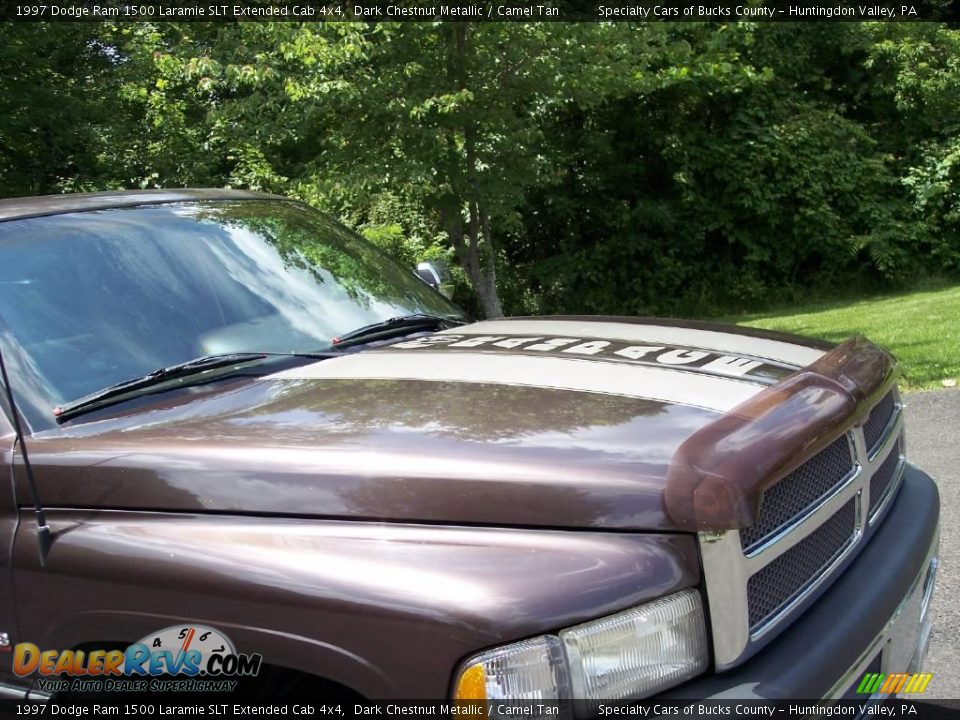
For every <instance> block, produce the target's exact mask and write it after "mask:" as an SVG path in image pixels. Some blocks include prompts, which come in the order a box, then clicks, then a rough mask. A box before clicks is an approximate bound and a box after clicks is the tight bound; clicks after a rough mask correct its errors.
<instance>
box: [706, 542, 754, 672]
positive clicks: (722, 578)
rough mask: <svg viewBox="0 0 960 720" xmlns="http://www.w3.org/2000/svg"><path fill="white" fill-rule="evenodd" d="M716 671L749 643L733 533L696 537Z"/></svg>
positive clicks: (739, 558)
mask: <svg viewBox="0 0 960 720" xmlns="http://www.w3.org/2000/svg"><path fill="white" fill-rule="evenodd" d="M697 538H698V541H699V545H700V559H701V562H702V565H703V579H704V583H703V584H704V588H705V590H706V595H707V606H708V609H709V617H710V631H711V634H712V636H713V661H714V664H715V665H716V668H717V670H726V669H728V668H731V667H733V666H734V665H736V664H737V661H739V660H740V659H741V657H742V656H743V654H744V651H745V650H746V649H747V645H748V644H749V643H750V627H749V625H748V623H749V618H748V615H747V579H748V578H747V573H746V565H744V562H743V549H742V548H741V546H740V533H739V532H738V531H737V530H725V531H723V532H701V533H699V534H698V536H697Z"/></svg>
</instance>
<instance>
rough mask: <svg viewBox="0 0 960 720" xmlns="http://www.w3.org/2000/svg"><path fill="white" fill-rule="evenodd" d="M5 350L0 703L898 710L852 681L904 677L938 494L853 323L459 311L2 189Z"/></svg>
mask: <svg viewBox="0 0 960 720" xmlns="http://www.w3.org/2000/svg"><path fill="white" fill-rule="evenodd" d="M0 351H2V360H3V369H4V375H3V377H4V388H3V389H4V393H2V395H0V474H2V475H3V476H4V477H7V478H9V482H5V483H3V484H2V485H0V573H2V581H0V633H2V634H0V650H7V651H9V654H8V655H6V656H5V657H6V658H9V661H7V660H4V661H3V662H2V664H0V690H2V693H0V694H2V696H3V697H20V698H22V697H25V696H26V697H47V696H50V695H55V694H57V693H66V692H77V691H83V689H84V687H88V688H89V689H91V690H97V691H100V692H107V691H110V690H119V691H125V690H137V689H145V690H147V691H150V690H157V689H158V688H159V689H161V690H162V689H164V688H169V687H170V686H169V685H152V684H147V685H144V684H143V683H147V682H149V683H154V682H161V681H163V682H180V683H184V685H183V686H182V687H184V688H187V689H194V690H201V691H203V690H208V689H216V688H220V689H224V687H226V688H227V689H230V688H231V687H233V685H229V684H228V685H226V686H223V685H216V683H220V682H221V681H226V682H228V683H232V682H234V680H235V679H237V678H239V679H241V680H243V681H244V682H245V684H244V685H243V687H245V688H247V689H250V688H251V687H256V688H257V692H259V693H260V694H261V696H264V697H272V698H279V697H285V696H287V695H288V694H291V693H306V694H310V693H314V694H315V695H316V696H317V697H344V698H351V697H363V698H395V699H403V698H407V699H416V698H446V699H459V700H468V699H487V700H493V699H500V698H504V699H514V700H519V699H525V698H535V699H553V698H578V699H588V700H596V699H622V698H643V697H648V698H653V697H664V696H666V697H673V698H708V697H720V698H731V697H735V698H748V699H749V698H753V699H759V698H762V699H776V698H790V699H793V698H828V697H832V698H839V697H845V696H857V693H860V696H861V697H863V696H864V693H865V692H866V693H869V694H874V695H877V694H887V695H889V694H891V693H895V692H898V691H899V692H910V691H916V690H918V689H920V686H919V685H916V684H914V685H912V686H902V685H901V686H900V687H893V686H891V685H890V684H889V683H887V684H885V685H884V686H883V687H880V686H877V687H873V686H871V684H870V683H865V682H863V678H864V677H865V675H866V674H869V673H874V674H876V673H881V674H899V673H905V674H908V673H918V672H919V671H920V668H921V667H922V663H923V660H924V655H925V653H926V649H927V642H928V637H929V631H930V627H929V619H928V616H927V609H928V606H929V603H930V598H931V595H932V593H933V589H934V585H935V576H936V568H937V550H938V515H939V501H938V494H937V489H936V486H935V484H934V483H933V481H932V480H931V479H930V478H929V477H928V476H927V475H925V474H924V473H923V472H922V471H921V470H919V469H917V468H916V467H914V466H913V465H911V464H910V463H909V462H908V461H907V460H906V449H907V445H906V437H905V433H904V421H903V415H902V413H901V408H902V403H901V398H900V396H899V394H898V391H897V387H896V382H895V381H896V367H895V363H894V361H893V358H892V357H891V356H890V355H889V354H888V353H887V352H885V351H884V350H882V349H880V348H878V347H876V346H874V345H873V344H871V343H870V342H869V341H867V340H866V339H864V338H862V337H854V338H851V339H849V340H847V341H846V342H843V343H841V344H839V345H830V344H825V343H822V342H818V341H813V340H807V339H803V338H799V337H795V336H789V335H783V334H777V333H771V332H762V331H758V330H753V329H747V328H740V327H730V326H724V325H717V324H709V323H702V322H681V321H675V320H662V319H650V318H636V317H589V316H563V317H521V318H505V319H495V320H487V321H481V322H474V321H472V320H471V319H470V318H468V317H467V316H466V315H465V314H464V313H463V312H462V311H461V310H460V309H458V308H457V307H456V306H455V305H454V304H452V303H451V302H450V301H449V300H447V299H446V298H445V297H443V296H442V295H441V294H440V293H438V292H436V290H435V289H434V288H432V287H430V286H429V285H428V284H427V283H426V282H424V281H423V280H422V279H421V278H420V277H417V275H416V274H415V273H414V272H411V270H410V269H407V268H404V267H402V266H401V265H399V264H397V263H396V262H394V261H393V260H391V259H389V258H387V257H386V256H384V255H383V254H381V253H380V252H379V251H378V250H377V249H375V248H374V247H372V246H370V245H368V244H366V243H365V242H364V241H363V240H362V239H360V238H359V237H358V236H356V235H355V234H353V233H352V232H350V231H348V230H347V229H345V228H344V227H342V226H340V225H338V224H337V223H335V222H333V221H332V220H330V219H328V218H327V217H325V216H324V215H322V214H320V213H318V212H316V211H314V210H312V209H310V208H308V207H306V206H304V205H302V204H300V203H297V202H294V201H292V200H289V199H287V198H283V197H278V196H272V195H265V194H261V193H254V192H242V191H235V190H169V191H132V192H109V193H96V194H76V195H62V196H50V197H37V198H25V199H12V200H3V201H0ZM878 677H879V676H878ZM78 680H83V681H84V682H86V683H87V685H86V686H84V685H80V686H77V685H76V684H75V683H76V682H77V681H78ZM137 683H140V684H137ZM190 683H193V684H192V685H191V684H190ZM204 683H207V684H213V685H216V687H215V688H214V687H212V686H211V687H207V686H206V685H204Z"/></svg>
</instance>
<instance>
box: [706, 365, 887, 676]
mask: <svg viewBox="0 0 960 720" xmlns="http://www.w3.org/2000/svg"><path fill="white" fill-rule="evenodd" d="M886 393H893V400H894V403H893V407H894V410H893V413H892V416H891V419H890V420H888V422H887V426H886V427H885V428H884V430H883V433H882V434H881V436H880V439H879V440H878V441H877V443H876V444H875V446H874V447H872V448H867V447H866V438H865V436H864V432H863V424H859V425H854V426H852V427H850V428H848V429H847V431H846V433H845V434H846V437H847V440H848V442H849V443H850V445H851V451H852V454H853V460H854V463H855V470H854V472H853V473H852V474H851V476H850V477H849V478H847V479H845V480H844V481H842V482H841V483H840V484H839V485H838V486H837V487H836V488H835V489H834V490H831V491H830V493H829V494H828V495H827V496H825V497H824V498H822V499H820V500H818V501H816V503H815V504H814V505H813V506H811V507H808V508H807V509H805V510H804V511H802V513H801V515H800V516H799V517H797V518H795V519H793V520H791V521H790V522H789V524H787V525H785V526H783V527H782V528H779V529H777V530H776V531H774V533H773V534H771V535H769V536H768V537H766V538H763V539H762V540H761V541H760V543H758V544H757V545H756V546H755V547H752V548H750V549H749V554H747V555H745V554H744V552H743V551H744V547H743V545H742V540H741V537H740V533H739V531H736V530H731V531H726V532H721V533H709V532H704V533H699V534H698V541H699V547H700V554H701V561H702V564H703V577H704V586H705V588H706V597H707V602H708V605H709V609H710V623H711V630H712V634H713V647H714V663H715V665H716V668H717V670H726V669H729V668H731V667H734V666H736V665H737V664H739V663H741V662H743V661H744V660H746V659H747V657H749V656H750V655H751V654H752V653H753V652H755V651H756V650H757V649H759V648H760V647H763V645H764V644H766V643H767V642H769V640H770V638H772V637H773V636H774V635H775V633H774V632H773V631H774V630H779V629H782V628H783V627H785V626H786V625H787V624H788V622H789V619H790V617H791V614H796V612H798V611H799V610H801V609H802V608H803V607H805V604H809V602H811V600H812V598H815V597H816V595H817V593H818V592H821V591H822V588H823V587H824V586H825V585H827V584H828V582H829V581H832V580H833V579H835V577H836V575H837V573H838V572H839V571H841V570H842V567H843V565H844V564H845V563H847V562H849V561H850V558H851V557H853V556H854V555H855V554H856V552H857V551H858V549H859V548H860V547H862V546H863V543H864V537H865V535H866V534H867V533H868V531H870V530H872V529H873V527H874V526H875V525H877V524H879V523H880V521H881V520H882V519H883V517H884V516H885V514H886V513H887V511H888V510H889V509H890V507H891V505H892V500H893V499H894V498H895V496H896V494H897V490H898V489H899V487H900V485H901V483H902V478H903V475H904V470H905V468H906V461H905V456H906V450H905V444H904V442H905V440H904V429H903V428H904V417H903V407H904V404H903V402H902V400H901V397H900V393H899V391H898V389H897V387H896V384H895V383H894V382H893V381H892V380H891V381H890V383H889V385H887V387H886V388H885V389H884V391H883V392H882V393H880V394H879V395H880V397H881V398H882V397H885V394H886ZM874 407H876V404H874ZM871 409H872V408H871ZM897 438H899V440H900V443H901V444H900V455H901V458H900V460H899V463H898V466H897V468H895V474H894V478H893V479H892V480H891V482H890V485H889V486H888V488H887V489H886V490H885V496H884V497H883V499H882V500H881V503H880V505H879V506H878V507H877V508H876V510H875V511H874V512H873V513H871V512H870V480H871V478H872V477H873V475H874V473H875V472H876V471H877V469H878V468H879V467H880V465H881V464H882V463H883V462H884V461H885V460H886V459H887V457H888V455H889V453H890V451H891V449H892V447H893V444H894V442H895V440H896V439H897ZM852 498H857V500H856V502H857V506H856V511H857V514H856V523H857V525H856V530H855V532H854V534H853V536H852V537H851V539H850V540H848V541H847V542H846V543H845V544H844V545H843V546H842V549H840V550H838V553H839V554H838V555H837V556H836V557H834V559H833V560H831V561H830V562H829V563H828V564H827V566H826V567H825V569H824V570H823V571H822V572H820V573H819V574H818V575H817V576H815V577H814V578H813V579H812V580H810V582H809V583H808V584H806V585H805V586H804V587H802V588H801V590H799V591H798V592H797V593H796V594H795V595H794V597H793V598H792V599H791V600H790V601H789V602H788V603H787V604H786V605H784V607H783V608H781V609H780V610H778V611H777V612H776V613H775V614H774V615H773V616H771V617H770V618H767V619H765V620H763V621H762V623H761V624H759V625H758V627H756V628H750V627H749V605H748V603H749V599H748V594H747V582H748V580H749V579H750V577H752V576H753V575H754V574H756V573H757V572H758V571H759V570H760V569H761V568H763V567H765V566H766V565H768V564H769V563H770V562H772V561H773V560H775V559H776V558H778V557H779V556H780V555H782V554H783V553H785V552H787V551H788V550H790V549H791V548H792V547H794V546H795V545H796V544H797V543H799V542H801V541H802V540H803V539H804V538H806V537H807V536H809V535H810V534H811V533H812V532H814V531H815V530H817V529H818V528H819V527H820V526H822V524H823V523H824V522H825V521H826V520H827V518H829V517H830V516H831V515H832V514H833V513H835V512H837V511H838V510H840V509H841V508H842V507H843V505H844V504H845V503H846V502H849V501H850V500H851V499H852Z"/></svg>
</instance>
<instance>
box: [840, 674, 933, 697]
mask: <svg viewBox="0 0 960 720" xmlns="http://www.w3.org/2000/svg"><path fill="white" fill-rule="evenodd" d="M932 679H933V673H890V674H889V675H888V674H887V673H867V674H866V675H864V676H863V680H861V681H860V686H859V687H858V688H857V693H858V694H860V695H873V694H874V693H883V694H885V695H896V694H897V693H922V692H923V691H924V690H926V689H927V685H929V684H930V680H932Z"/></svg>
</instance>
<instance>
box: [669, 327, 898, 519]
mask: <svg viewBox="0 0 960 720" xmlns="http://www.w3.org/2000/svg"><path fill="white" fill-rule="evenodd" d="M894 370H895V363H894V360H893V357H892V356H891V355H890V354H889V353H887V352H886V351H884V350H881V349H880V348H878V347H876V346H875V345H873V344H872V343H870V342H869V341H868V340H867V339H866V338H862V337H855V338H851V339H850V340H847V341H846V342H844V343H842V344H841V345H838V346H837V347H836V348H834V349H833V350H831V351H830V352H828V353H827V354H826V355H824V356H823V357H821V358H820V359H819V360H817V361H816V362H815V363H813V364H811V365H810V366H808V367H807V368H805V369H804V370H803V371H801V372H800V373H798V374H796V375H794V376H793V377H791V378H789V379H787V380H785V381H783V382H781V383H779V384H777V385H775V386H772V387H769V388H766V389H764V390H763V391H762V392H760V393H758V394H757V395H755V396H754V397H752V398H751V399H749V400H747V401H746V402H744V403H742V404H741V405H739V406H738V407H736V408H734V409H733V410H731V411H730V412H729V413H727V414H726V415H724V416H723V417H721V418H719V419H718V420H716V421H714V422H713V423H711V424H710V425H707V426H706V427H704V428H702V429H700V430H698V431H697V432H695V433H694V434H693V435H691V436H690V438H688V439H687V440H686V441H684V442H683V444H682V445H681V446H680V448H679V449H678V450H677V453H676V455H675V456H674V458H673V462H672V463H671V465H670V470H669V473H668V476H667V483H666V486H665V488H664V503H665V505H666V508H667V513H668V515H669V516H670V518H671V519H673V521H674V522H675V523H676V525H677V527H678V528H682V529H687V530H725V529H731V528H741V527H747V526H749V525H751V524H753V523H754V522H755V521H756V518H757V512H758V511H759V506H760V499H761V495H762V494H763V491H764V490H765V489H766V488H768V487H770V486H771V485H773V484H775V483H776V482H777V481H778V480H780V479H781V478H783V477H784V476H786V475H787V474H788V473H790V472H791V471H792V470H794V469H795V468H797V467H798V466H800V465H801V464H802V463H804V462H805V461H807V460H809V459H810V458H811V457H813V455H815V454H816V453H817V452H819V451H820V450H822V449H823V448H824V447H826V446H827V445H828V444H829V443H831V442H833V441H834V440H835V439H836V438H837V437H839V436H840V435H841V434H842V433H843V432H845V431H846V430H847V429H848V428H850V427H851V426H852V425H853V424H854V423H855V422H857V421H858V420H859V419H861V418H862V416H863V415H864V413H865V412H866V410H867V409H869V407H870V406H871V405H872V402H873V400H875V399H876V398H877V397H878V396H879V395H880V394H882V393H884V392H887V390H888V388H889V387H890V385H891V383H892V382H893V376H894ZM865 400H870V401H871V402H864V401H865Z"/></svg>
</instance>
